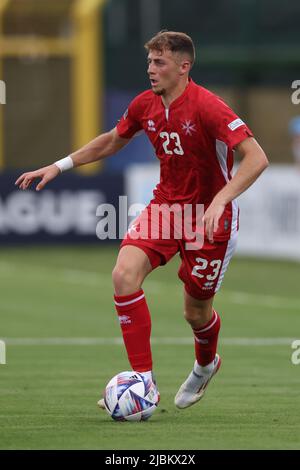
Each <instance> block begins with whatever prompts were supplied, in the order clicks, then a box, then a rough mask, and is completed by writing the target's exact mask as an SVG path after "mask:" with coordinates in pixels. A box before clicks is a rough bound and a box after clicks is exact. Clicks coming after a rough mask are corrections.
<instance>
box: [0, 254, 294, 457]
mask: <svg viewBox="0 0 300 470" xmlns="http://www.w3.org/2000/svg"><path fill="white" fill-rule="evenodd" d="M116 256H117V247H116V248H114V247H111V248H99V247H73V248H72V247H51V248H32V249H29V248H26V249H22V248H18V249H17V248H14V249H1V250H0V291H1V295H0V303H1V311H0V338H1V339H5V340H6V344H7V364H6V365H0V423H1V426H0V448H1V449H115V450H117V449H149V450H150V449H158V450H159V449H170V450H173V449H186V450H189V449H299V448H300V419H299V418H300V393H299V390H300V365H293V364H292V362H291V355H292V353H293V350H292V348H291V342H292V340H294V339H300V295H299V278H300V276H299V271H300V266H299V264H296V263H295V264H293V263H288V262H275V261H266V260H247V259H238V258H234V259H233V261H232V262H231V265H230V266H229V270H228V272H227V274H226V276H225V280H224V283H223V287H222V289H221V291H220V292H219V294H218V295H217V296H216V304H215V306H216V308H217V310H218V311H219V313H220V315H221V318H222V329H221V336H220V347H219V352H220V354H221V356H222V359H223V365H222V367H221V369H220V372H219V373H218V374H217V376H216V377H215V378H214V379H213V381H212V382H211V384H210V385H209V387H208V390H207V393H206V396H205V398H204V399H203V400H202V401H201V402H200V403H199V404H197V405H195V406H193V407H191V408H189V409H187V410H178V409H176V408H175V406H174V404H173V400H174V395H175V393H176V392H177V389H178V387H179V386H180V384H181V383H182V381H183V380H184V379H185V378H186V375H187V374H188V373H189V371H190V369H191V367H192V364H193V360H194V359H193V354H194V353H193V342H192V337H191V332H190V328H189V326H188V325H187V324H186V323H185V321H184V320H183V317H182V285H181V282H180V281H179V280H178V279H177V268H178V265H179V259H178V258H177V257H176V258H175V259H173V260H172V261H171V262H170V263H169V264H168V265H167V266H164V267H162V268H159V269H157V270H156V271H155V272H154V273H152V274H151V275H150V277H149V278H148V280H146V282H145V285H144V290H145V292H146V295H147V302H148V305H149V307H150V309H151V313H152V321H153V333H152V337H153V356H154V364H155V373H156V378H157V381H158V385H159V389H160V392H161V403H160V406H159V407H158V409H157V411H156V412H155V414H154V415H153V417H152V418H151V419H150V420H149V421H148V422H141V423H127V422H126V423H119V422H114V421H112V420H111V419H110V417H109V416H108V415H107V414H106V413H105V412H101V411H100V410H98V409H97V407H96V402H97V399H98V398H99V397H100V395H101V393H102V390H103V388H104V386H105V384H106V383H107V382H108V380H109V379H110V378H111V377H112V376H113V375H115V374H116V373H117V372H120V371H122V370H127V369H128V368H129V366H128V363H127V359H126V355H125V351H124V346H123V345H122V344H120V342H118V339H120V337H121V336H120V327H119V325H118V322H117V316H116V313H115V311H114V307H113V303H112V295H113V288H112V283H111V270H112V268H113V265H114V262H115V259H116ZM116 339H117V341H116Z"/></svg>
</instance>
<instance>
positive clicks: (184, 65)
mask: <svg viewBox="0 0 300 470" xmlns="http://www.w3.org/2000/svg"><path fill="white" fill-rule="evenodd" d="M180 68H181V74H182V75H184V74H185V73H189V71H190V69H191V63H190V62H189V61H188V60H183V61H182V62H181V66H180Z"/></svg>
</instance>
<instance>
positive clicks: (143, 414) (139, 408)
mask: <svg viewBox="0 0 300 470" xmlns="http://www.w3.org/2000/svg"><path fill="white" fill-rule="evenodd" d="M104 404H105V408H106V411H107V412H108V414H109V415H110V416H111V417H112V418H113V419H114V420H116V421H144V420H146V419H149V418H150V416H152V414H153V413H154V411H155V410H156V407H157V390H156V386H155V385H154V383H153V382H152V380H148V379H146V378H145V377H144V376H143V375H142V374H140V373H138V372H134V371H125V372H120V373H119V374H117V375H115V376H114V377H113V378H112V379H111V380H110V381H109V382H108V384H107V386H106V388H105V394H104Z"/></svg>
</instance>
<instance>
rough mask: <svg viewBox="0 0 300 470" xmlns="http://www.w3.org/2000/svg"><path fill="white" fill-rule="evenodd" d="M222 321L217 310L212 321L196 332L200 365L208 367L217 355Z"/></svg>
mask: <svg viewBox="0 0 300 470" xmlns="http://www.w3.org/2000/svg"><path fill="white" fill-rule="evenodd" d="M220 327H221V320H220V317H219V315H218V314H217V312H216V311H215V310H213V316H212V319H211V320H209V322H208V323H206V325H204V326H203V327H202V328H200V329H199V330H194V329H193V332H194V338H195V353H196V359H197V362H198V364H200V365H201V366H207V364H210V363H211V362H212V361H213V360H214V358H215V355H216V352H217V344H218V336H219V331H220Z"/></svg>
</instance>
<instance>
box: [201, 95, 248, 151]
mask: <svg viewBox="0 0 300 470" xmlns="http://www.w3.org/2000/svg"><path fill="white" fill-rule="evenodd" d="M202 121H203V124H204V127H205V128H206V130H207V132H208V133H209V135H210V136H211V137H212V138H214V139H218V140H221V141H223V142H225V143H226V144H227V145H228V146H229V147H230V148H233V147H235V146H236V145H238V144H239V143H241V142H242V141H243V140H245V139H246V138H247V137H253V133H252V131H251V130H250V129H249V127H248V126H247V125H246V124H245V123H244V122H243V121H242V119H240V118H239V117H238V116H237V115H236V114H235V112H234V111H233V110H232V109H231V108H230V107H229V106H228V105H227V104H226V103H225V102H224V101H223V100H222V99H221V98H219V97H218V96H216V95H211V96H210V97H209V98H208V99H207V100H206V102H205V106H204V108H203V110H202Z"/></svg>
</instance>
